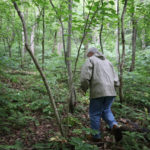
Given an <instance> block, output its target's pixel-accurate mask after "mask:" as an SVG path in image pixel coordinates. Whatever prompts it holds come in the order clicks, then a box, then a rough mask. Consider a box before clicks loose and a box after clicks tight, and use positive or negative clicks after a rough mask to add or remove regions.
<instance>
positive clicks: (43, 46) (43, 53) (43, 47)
mask: <svg viewBox="0 0 150 150" xmlns="http://www.w3.org/2000/svg"><path fill="white" fill-rule="evenodd" d="M42 26H43V36H42V70H44V55H45V7H44V6H43V13H42Z"/></svg>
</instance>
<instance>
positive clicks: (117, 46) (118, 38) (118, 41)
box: [116, 0, 120, 71]
mask: <svg viewBox="0 0 150 150" xmlns="http://www.w3.org/2000/svg"><path fill="white" fill-rule="evenodd" d="M116 13H117V16H118V23H117V29H116V57H117V68H118V71H119V65H120V49H119V47H120V18H119V0H116Z"/></svg>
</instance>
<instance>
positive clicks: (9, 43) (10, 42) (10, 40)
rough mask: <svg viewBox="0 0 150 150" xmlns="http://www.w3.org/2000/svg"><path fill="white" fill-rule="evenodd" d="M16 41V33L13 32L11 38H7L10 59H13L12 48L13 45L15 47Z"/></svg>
mask: <svg viewBox="0 0 150 150" xmlns="http://www.w3.org/2000/svg"><path fill="white" fill-rule="evenodd" d="M14 40H15V32H14V31H12V35H11V37H7V38H6V41H7V45H8V52H9V57H10V58H11V57H12V51H11V48H12V45H13V42H14Z"/></svg>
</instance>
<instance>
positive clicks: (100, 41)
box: [99, 0, 104, 53]
mask: <svg viewBox="0 0 150 150" xmlns="http://www.w3.org/2000/svg"><path fill="white" fill-rule="evenodd" d="M101 4H102V7H103V0H101ZM102 15H103V14H102ZM101 21H102V22H101V26H100V32H99V43H100V47H101V51H102V53H104V50H103V42H102V33H103V26H104V25H103V22H104V16H102V20H101Z"/></svg>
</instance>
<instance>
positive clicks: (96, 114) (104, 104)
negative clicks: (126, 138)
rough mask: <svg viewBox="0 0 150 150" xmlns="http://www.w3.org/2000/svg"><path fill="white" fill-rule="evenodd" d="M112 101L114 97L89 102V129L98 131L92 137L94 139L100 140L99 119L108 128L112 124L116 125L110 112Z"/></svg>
mask: <svg viewBox="0 0 150 150" xmlns="http://www.w3.org/2000/svg"><path fill="white" fill-rule="evenodd" d="M113 101H114V97H112V96H107V97H100V98H94V99H91V100H90V107H89V115H90V125H91V128H92V129H94V130H96V131H98V134H96V135H94V138H101V135H100V130H99V129H100V119H101V117H102V118H103V120H104V121H105V122H106V123H107V124H108V125H109V127H110V128H112V127H113V125H114V124H116V125H117V122H116V120H115V117H114V115H113V114H112V111H111V105H112V103H113Z"/></svg>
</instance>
